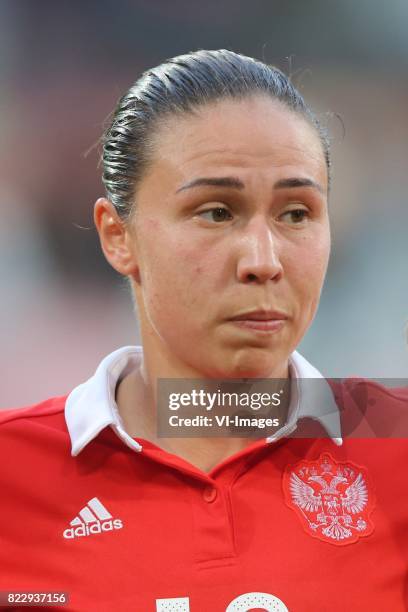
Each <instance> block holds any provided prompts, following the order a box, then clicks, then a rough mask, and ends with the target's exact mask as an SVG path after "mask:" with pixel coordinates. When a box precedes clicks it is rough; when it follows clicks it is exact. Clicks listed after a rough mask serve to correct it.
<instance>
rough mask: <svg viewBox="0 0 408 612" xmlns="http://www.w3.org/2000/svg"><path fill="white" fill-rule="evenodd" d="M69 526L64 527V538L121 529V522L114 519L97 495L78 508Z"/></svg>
mask: <svg viewBox="0 0 408 612" xmlns="http://www.w3.org/2000/svg"><path fill="white" fill-rule="evenodd" d="M70 525H71V527H69V528H68V529H65V531H64V538H67V539H71V538H77V537H81V536H89V535H92V534H93V533H102V532H103V531H113V529H122V527H123V523H122V521H121V520H120V519H114V518H113V517H112V515H111V514H110V512H108V511H107V509H106V508H105V506H104V505H103V504H102V503H101V502H100V501H99V499H98V498H97V497H93V498H92V499H90V500H89V502H88V503H87V504H86V506H84V507H83V508H82V510H80V512H79V513H78V516H76V517H75V518H74V519H73V520H72V521H71V522H70Z"/></svg>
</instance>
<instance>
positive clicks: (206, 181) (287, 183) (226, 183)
mask: <svg viewBox="0 0 408 612" xmlns="http://www.w3.org/2000/svg"><path fill="white" fill-rule="evenodd" d="M202 186H209V187H229V188H231V189H240V190H242V189H245V185H244V183H243V182H242V181H241V179H239V178H237V177H235V176H221V177H201V178H196V179H194V180H192V181H189V182H188V183H185V184H184V185H182V186H181V187H179V189H177V191H176V193H179V192H180V191H184V190H185V189H192V188H193V187H202ZM296 187H312V188H313V189H317V191H319V192H320V193H324V189H323V187H322V186H321V185H319V183H316V182H315V181H313V180H312V179H308V178H300V177H292V178H285V179H280V180H279V181H277V182H276V183H275V184H274V186H273V188H274V189H288V188H296Z"/></svg>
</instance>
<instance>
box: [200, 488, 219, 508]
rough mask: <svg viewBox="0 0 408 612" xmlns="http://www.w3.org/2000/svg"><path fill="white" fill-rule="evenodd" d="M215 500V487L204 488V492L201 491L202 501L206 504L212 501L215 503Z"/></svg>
mask: <svg viewBox="0 0 408 612" xmlns="http://www.w3.org/2000/svg"><path fill="white" fill-rule="evenodd" d="M216 498H217V489H216V488H215V487H211V486H208V487H205V489H204V491H203V499H204V501H206V502H207V503H208V504H211V503H212V502H213V501H215V500H216Z"/></svg>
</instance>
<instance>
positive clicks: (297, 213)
mask: <svg viewBox="0 0 408 612" xmlns="http://www.w3.org/2000/svg"><path fill="white" fill-rule="evenodd" d="M309 216H310V215H309V211H308V210H307V208H293V209H292V210H287V211H286V212H284V213H283V214H282V215H281V216H280V217H279V218H280V219H282V220H284V221H285V222H286V223H289V225H300V224H301V223H302V222H304V221H305V220H306V219H308V218H309Z"/></svg>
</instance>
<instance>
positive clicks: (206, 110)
mask: <svg viewBox="0 0 408 612" xmlns="http://www.w3.org/2000/svg"><path fill="white" fill-rule="evenodd" d="M154 151H155V153H154V158H153V161H152V163H151V164H150V165H149V167H148V168H147V171H146V174H145V176H144V178H143V179H142V181H141V182H140V184H139V186H138V189H137V193H136V198H135V201H136V213H135V215H134V216H133V218H132V220H131V221H130V225H129V230H128V231H129V232H130V234H129V235H130V237H131V241H132V242H131V244H132V248H133V249H134V258H135V264H136V265H137V268H138V275H137V278H136V277H135V278H134V280H133V286H134V290H135V293H136V299H137V303H138V311H139V317H140V326H141V333H142V339H143V344H144V347H145V351H146V353H147V354H150V356H155V355H156V357H157V359H158V360H160V359H162V360H163V359H165V360H167V362H169V363H170V364H171V363H174V364H178V365H179V366H180V367H181V371H183V368H184V371H186V372H187V371H189V372H191V373H194V374H196V375H197V377H207V378H211V377H213V378H238V377H269V376H285V375H286V372H287V360H288V357H289V355H290V353H291V352H292V351H293V350H294V349H295V348H296V346H297V345H298V343H299V342H300V340H301V339H302V337H303V335H304V334H305V332H306V330H307V328H308V327H309V325H310V323H311V321H312V319H313V317H314V314H315V312H316V309H317V305H318V302H319V297H320V292H321V288H322V284H323V280H324V276H325V273H326V268H327V263H328V258H329V250H330V231H329V220H328V214H327V187H328V185H327V171H326V165H325V160H324V155H323V151H322V146H321V143H320V140H319V137H318V135H317V133H316V132H315V130H314V129H313V128H312V127H311V126H310V125H309V124H308V123H307V122H306V121H305V120H304V119H302V118H301V117H299V116H298V115H296V114H294V113H292V112H290V111H288V110H287V109H286V108H285V107H283V106H282V105H280V104H279V103H276V102H274V101H272V100H271V99H269V98H267V97H264V96H255V97H251V98H248V99H245V100H240V101H232V100H224V101H220V102H218V103H216V104H212V105H207V106H204V107H202V108H200V109H199V110H198V111H197V112H196V114H194V115H187V114H185V115H183V116H181V117H174V116H172V117H171V118H170V119H168V121H167V122H166V124H164V125H162V126H160V128H158V131H157V133H156V136H155V139H154ZM247 313H250V314H247ZM257 313H258V314H257ZM259 313H261V314H259ZM238 316H240V317H241V316H242V317H243V319H246V321H245V320H244V321H243V320H241V321H236V320H235V321H234V320H233V319H234V317H238ZM260 318H267V319H268V320H269V322H265V321H264V322H263V323H259V321H258V323H256V321H255V322H254V320H255V319H260ZM248 319H250V320H249V321H248ZM251 321H252V322H251ZM153 358H154V357H153Z"/></svg>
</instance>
